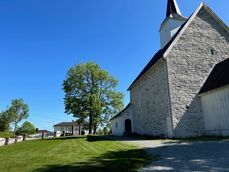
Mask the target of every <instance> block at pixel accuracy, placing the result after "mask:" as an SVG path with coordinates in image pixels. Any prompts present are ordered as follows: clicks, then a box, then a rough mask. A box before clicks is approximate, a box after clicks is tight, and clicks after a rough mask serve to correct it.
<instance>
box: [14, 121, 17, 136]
mask: <svg viewBox="0 0 229 172" xmlns="http://www.w3.org/2000/svg"><path fill="white" fill-rule="evenodd" d="M16 129H17V123H16V122H15V124H14V134H15V133H16Z"/></svg>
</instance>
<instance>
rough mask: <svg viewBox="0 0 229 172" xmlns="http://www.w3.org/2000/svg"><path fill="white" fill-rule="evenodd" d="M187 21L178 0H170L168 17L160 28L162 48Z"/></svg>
mask: <svg viewBox="0 0 229 172" xmlns="http://www.w3.org/2000/svg"><path fill="white" fill-rule="evenodd" d="M185 21H186V18H185V17H184V16H182V14H181V12H180V9H179V7H178V5H177V2H176V0H168V4H167V11H166V18H165V20H164V21H163V22H162V24H161V28H160V36H161V48H163V47H164V46H165V45H166V44H167V43H168V42H169V41H170V40H171V38H172V37H173V36H174V35H175V34H176V32H177V31H178V30H179V28H180V27H181V26H182V24H183V23H184V22H185Z"/></svg>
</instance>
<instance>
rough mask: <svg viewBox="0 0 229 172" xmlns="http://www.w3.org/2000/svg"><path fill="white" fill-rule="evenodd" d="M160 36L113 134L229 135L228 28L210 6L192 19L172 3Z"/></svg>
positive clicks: (172, 0)
mask: <svg viewBox="0 0 229 172" xmlns="http://www.w3.org/2000/svg"><path fill="white" fill-rule="evenodd" d="M184 2H185V1H184ZM160 38H161V49H160V50H159V51H158V52H157V53H156V54H155V55H154V57H153V58H152V59H151V61H150V62H149V63H148V64H147V65H146V67H145V68H144V69H143V70H142V72H141V73H140V74H139V75H138V76H137V78H136V79H135V80H134V82H133V83H132V84H131V85H130V87H129V89H128V90H129V91H130V104H129V105H128V106H127V107H126V108H125V109H124V110H123V111H121V112H120V113H119V114H118V115H117V116H115V117H114V118H112V119H111V123H112V132H113V134H114V135H122V134H123V133H138V134H144V135H153V136H167V137H189V136H201V135H212V134H214V135H215V134H217V135H229V44H228V42H229V29H228V26H227V25H226V24H225V23H224V22H223V21H222V20H221V19H220V18H219V17H218V16H217V15H216V14H215V13H214V12H213V11H212V10H211V9H210V8H209V7H208V6H207V5H206V4H204V3H201V4H200V6H199V7H198V8H197V9H196V11H195V12H194V13H193V14H192V15H191V16H190V17H189V18H186V17H184V16H182V14H181V12H180V10H179V7H178V5H177V3H176V0H168V6H167V12H166V18H165V20H164V21H163V22H162V24H161V27H160Z"/></svg>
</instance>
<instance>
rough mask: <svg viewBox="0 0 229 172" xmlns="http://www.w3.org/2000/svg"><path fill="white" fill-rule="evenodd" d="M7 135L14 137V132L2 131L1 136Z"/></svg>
mask: <svg viewBox="0 0 229 172" xmlns="http://www.w3.org/2000/svg"><path fill="white" fill-rule="evenodd" d="M5 137H14V134H13V133H10V132H0V138H5Z"/></svg>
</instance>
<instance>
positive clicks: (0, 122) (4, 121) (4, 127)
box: [0, 110, 12, 132]
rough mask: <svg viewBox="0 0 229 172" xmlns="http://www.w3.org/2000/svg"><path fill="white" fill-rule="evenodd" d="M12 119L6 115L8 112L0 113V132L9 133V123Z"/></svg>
mask: <svg viewBox="0 0 229 172" xmlns="http://www.w3.org/2000/svg"><path fill="white" fill-rule="evenodd" d="M11 120H12V117H11V116H10V114H9V113H8V110H6V111H3V112H1V113H0V131H1V132H3V131H9V130H10V122H11Z"/></svg>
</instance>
